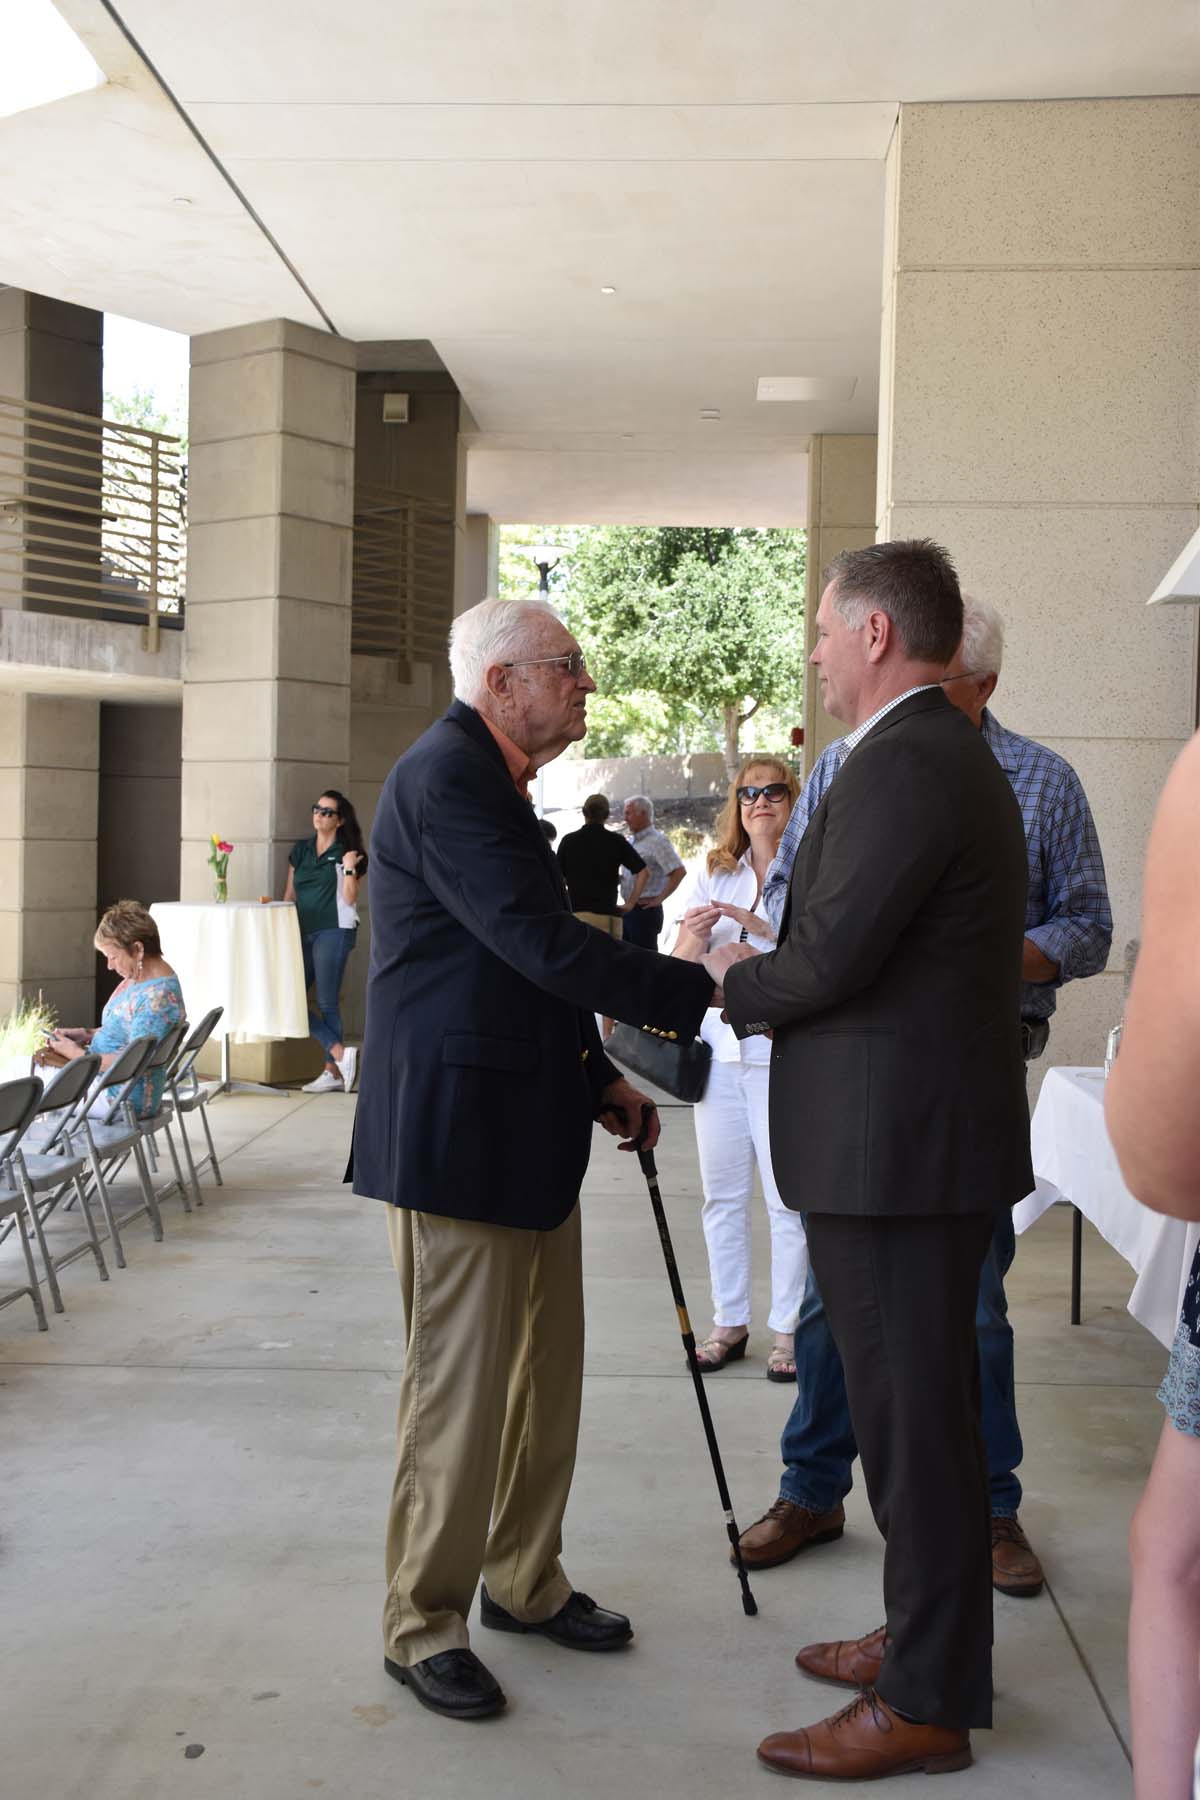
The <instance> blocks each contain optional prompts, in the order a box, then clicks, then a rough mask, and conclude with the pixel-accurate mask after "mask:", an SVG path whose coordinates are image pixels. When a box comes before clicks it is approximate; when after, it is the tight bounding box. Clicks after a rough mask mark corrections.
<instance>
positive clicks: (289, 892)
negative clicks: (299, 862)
mask: <svg viewBox="0 0 1200 1800" xmlns="http://www.w3.org/2000/svg"><path fill="white" fill-rule="evenodd" d="M283 897H284V899H285V900H295V898H296V884H295V882H294V881H293V880H292V868H291V864H290V863H289V864H288V874H287V886H286V887H285V888H284V890H283Z"/></svg>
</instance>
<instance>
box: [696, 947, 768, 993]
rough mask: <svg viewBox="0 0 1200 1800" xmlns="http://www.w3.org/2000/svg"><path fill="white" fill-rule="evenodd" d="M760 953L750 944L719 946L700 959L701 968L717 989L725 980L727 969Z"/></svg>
mask: <svg viewBox="0 0 1200 1800" xmlns="http://www.w3.org/2000/svg"><path fill="white" fill-rule="evenodd" d="M758 954H759V952H758V951H757V950H755V949H753V948H752V947H751V945H749V944H718V945H717V947H716V949H715V950H709V951H707V952H706V953H705V955H703V956H702V957H701V958H700V966H701V968H702V969H703V970H704V972H705V974H706V975H710V976H711V977H712V979H713V981H714V983H715V984H716V986H717V987H720V986H721V984H722V982H723V981H724V979H725V971H726V969H729V968H732V966H733V964H734V963H739V962H745V960H746V958H747V957H748V956H757V955H758Z"/></svg>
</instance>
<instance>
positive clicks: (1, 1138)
mask: <svg viewBox="0 0 1200 1800" xmlns="http://www.w3.org/2000/svg"><path fill="white" fill-rule="evenodd" d="M41 1094H42V1084H41V1082H40V1081H39V1080H38V1078H37V1076H36V1075H23V1076H21V1077H20V1079H19V1080H17V1081H6V1082H5V1083H4V1084H3V1086H0V1154H2V1155H3V1156H6V1157H7V1156H11V1155H12V1153H13V1151H14V1150H15V1149H16V1147H17V1145H18V1144H19V1143H20V1141H21V1135H22V1133H23V1132H24V1130H25V1128H26V1126H27V1125H28V1124H29V1121H30V1119H32V1117H33V1114H34V1108H35V1107H36V1106H37V1103H38V1101H39V1100H40V1098H41ZM25 1209H26V1201H25V1196H24V1194H23V1193H20V1192H17V1193H15V1194H9V1195H6V1196H5V1197H4V1198H3V1199H0V1219H4V1218H10V1219H12V1220H13V1222H14V1223H15V1225H16V1228H17V1230H18V1231H19V1233H20V1234H21V1249H22V1251H23V1252H24V1255H25V1271H26V1273H27V1274H28V1276H29V1281H28V1283H27V1284H26V1286H25V1287H15V1288H10V1289H9V1290H8V1292H7V1293H4V1294H0V1308H3V1307H5V1306H10V1305H11V1304H12V1302H13V1301H14V1300H22V1299H24V1297H25V1295H26V1294H28V1296H29V1298H30V1299H31V1300H32V1301H33V1310H34V1312H35V1313H36V1314H37V1322H38V1330H39V1331H49V1329H50V1321H49V1320H48V1319H47V1317H46V1308H45V1307H44V1306H43V1304H42V1290H41V1288H40V1287H39V1286H38V1278H37V1270H36V1269H35V1268H34V1266H33V1250H32V1248H31V1246H30V1243H29V1229H28V1227H27V1225H26V1223H25Z"/></svg>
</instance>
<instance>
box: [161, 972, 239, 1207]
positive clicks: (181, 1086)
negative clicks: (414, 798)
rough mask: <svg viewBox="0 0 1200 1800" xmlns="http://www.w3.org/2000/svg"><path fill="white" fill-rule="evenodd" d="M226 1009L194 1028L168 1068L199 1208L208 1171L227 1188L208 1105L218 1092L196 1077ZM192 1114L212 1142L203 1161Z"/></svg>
mask: <svg viewBox="0 0 1200 1800" xmlns="http://www.w3.org/2000/svg"><path fill="white" fill-rule="evenodd" d="M224 1010H225V1008H224V1007H223V1006H214V1007H213V1009H212V1011H211V1012H207V1013H205V1015H204V1017H203V1018H202V1019H201V1021H200V1023H199V1024H198V1025H197V1026H195V1027H194V1028H193V1031H192V1034H191V1036H190V1037H189V1038H188V1040H187V1042H186V1043H185V1044H183V1045H182V1047H181V1048H180V1051H179V1055H178V1057H177V1058H176V1061H175V1065H174V1067H173V1068H172V1067H168V1069H167V1087H168V1088H169V1089H170V1093H171V1104H172V1106H173V1107H174V1109H175V1112H176V1115H177V1116H178V1119H179V1135H180V1137H181V1138H182V1140H183V1155H184V1160H185V1161H186V1163H187V1166H188V1173H189V1175H190V1176H191V1178H192V1192H193V1193H194V1194H195V1196H196V1205H197V1206H203V1205H204V1197H203V1195H202V1194H201V1192H200V1176H201V1175H202V1174H203V1172H204V1170H205V1169H206V1168H210V1169H211V1170H212V1172H213V1179H214V1181H215V1182H216V1184H217V1186H218V1187H224V1185H225V1183H224V1181H223V1180H222V1178H221V1165H220V1163H219V1162H218V1161H217V1152H216V1148H215V1146H214V1144H213V1136H212V1131H211V1130H210V1128H209V1123H208V1103H209V1101H210V1100H211V1098H212V1096H213V1094H214V1093H215V1092H216V1089H215V1088H213V1087H208V1086H206V1085H205V1084H204V1082H202V1081H200V1080H199V1078H198V1077H197V1075H196V1058H197V1057H198V1056H199V1054H200V1052H201V1050H203V1048H204V1046H205V1044H207V1042H208V1040H209V1038H210V1037H211V1036H212V1034H213V1032H214V1031H215V1030H216V1026H217V1020H218V1019H219V1018H220V1017H221V1014H222V1013H223V1012H224ZM190 1112H198V1113H199V1114H200V1123H201V1125H202V1126H203V1127H204V1136H205V1138H206V1139H207V1141H208V1155H207V1156H202V1157H201V1158H200V1161H199V1162H195V1161H194V1160H193V1158H192V1146H191V1144H190V1143H189V1142H188V1134H187V1127H186V1125H185V1124H184V1116H185V1114H187V1113H190Z"/></svg>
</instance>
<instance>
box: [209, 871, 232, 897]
mask: <svg viewBox="0 0 1200 1800" xmlns="http://www.w3.org/2000/svg"><path fill="white" fill-rule="evenodd" d="M228 898H229V883H228V881H227V880H226V879H225V877H224V876H223V875H218V877H217V879H216V880H215V881H214V882H213V899H214V900H216V901H218V902H221V903H223V902H224V901H226V900H228Z"/></svg>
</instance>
